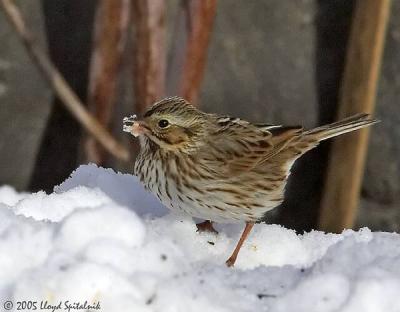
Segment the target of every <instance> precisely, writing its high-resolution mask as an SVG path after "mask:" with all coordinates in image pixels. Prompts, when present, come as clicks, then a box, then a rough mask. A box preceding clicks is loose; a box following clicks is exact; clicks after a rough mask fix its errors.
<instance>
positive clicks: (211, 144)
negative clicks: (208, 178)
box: [198, 117, 302, 178]
mask: <svg viewBox="0 0 400 312" xmlns="http://www.w3.org/2000/svg"><path fill="white" fill-rule="evenodd" d="M215 122H216V125H217V127H216V128H215V131H214V132H213V133H211V134H210V136H209V137H208V138H207V140H208V144H206V145H205V146H204V147H203V148H202V149H201V150H200V151H199V154H198V157H200V159H201V162H202V163H203V164H204V165H205V166H207V168H208V170H210V171H212V172H214V174H216V175H219V176H220V177H221V178H224V177H232V176H237V175H240V174H241V173H244V172H248V171H250V170H252V169H253V168H255V167H256V166H257V165H259V164H260V163H262V162H264V161H266V160H267V159H269V158H271V157H272V156H274V155H276V154H277V153H279V152H280V151H281V150H282V149H284V148H285V146H287V144H288V143H289V142H291V141H292V140H293V139H294V138H295V137H298V136H299V134H300V133H301V132H302V128H301V127H282V126H274V125H255V124H251V123H249V122H247V121H244V120H241V119H239V118H232V117H218V118H216V120H215Z"/></svg>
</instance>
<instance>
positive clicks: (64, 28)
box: [0, 0, 400, 231]
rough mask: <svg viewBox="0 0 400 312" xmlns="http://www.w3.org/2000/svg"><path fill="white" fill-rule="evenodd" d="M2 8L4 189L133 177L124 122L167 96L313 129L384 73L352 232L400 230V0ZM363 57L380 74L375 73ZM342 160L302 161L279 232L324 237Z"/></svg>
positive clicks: (323, 153) (65, 1) (50, 1)
mask: <svg viewBox="0 0 400 312" xmlns="http://www.w3.org/2000/svg"><path fill="white" fill-rule="evenodd" d="M360 2H363V1H360ZM1 3H2V9H1V10H0V185H3V184H8V185H12V186H13V187H15V188H16V189H17V190H19V191H38V190H45V191H46V192H51V191H52V189H53V187H54V186H55V185H57V184H59V183H61V182H62V181H63V180H64V179H65V178H67V177H68V176H69V174H70V173H71V172H72V171H73V170H74V169H76V167H77V166H79V164H83V163H87V162H96V163H98V164H100V165H102V166H106V167H112V168H114V169H116V170H119V171H122V172H125V173H128V172H131V171H132V168H133V160H134V157H135V153H136V151H137V146H136V145H135V144H134V142H133V140H132V138H131V137H130V136H129V135H127V134H126V133H123V132H122V118H123V117H124V116H126V115H131V114H132V113H134V112H135V113H141V112H143V110H144V109H145V107H146V106H147V105H150V104H151V103H152V102H153V101H154V100H157V99H159V98H162V97H163V96H165V95H182V96H185V97H186V98H188V99H190V100H191V101H192V102H193V103H195V104H196V105H198V106H199V107H200V108H201V109H203V110H205V111H207V112H214V113H222V114H228V115H232V116H237V117H241V118H244V119H247V120H249V121H252V122H267V123H277V124H289V125H290V124H293V125H297V124H302V125H303V126H304V127H306V128H311V127H314V126H317V125H320V124H324V123H328V122H331V121H333V120H335V119H336V118H337V116H338V114H339V116H340V109H341V108H340V105H342V106H343V107H345V105H347V103H344V102H346V101H345V99H346V98H347V97H346V94H345V95H343V92H342V93H341V90H343V83H344V81H346V80H345V77H344V76H345V72H346V71H345V68H347V67H346V66H348V71H347V72H346V74H347V76H348V77H350V78H348V79H347V81H350V83H349V85H351V84H352V83H351V81H352V80H351V77H354V76H355V77H359V76H361V78H362V79H363V78H364V77H369V76H370V75H371V77H372V78H371V79H370V80H368V84H367V88H365V89H361V91H359V92H361V94H364V93H368V92H369V90H371V89H373V92H372V93H371V94H372V95H371V96H369V97H368V101H367V102H368V103H369V104H368V105H367V107H366V111H373V110H374V108H375V116H376V117H377V118H378V119H380V120H381V121H382V122H381V123H379V124H377V125H375V126H373V128H372V129H371V133H370V138H369V146H368V147H367V146H366V145H365V147H367V151H368V153H363V152H361V154H362V157H366V163H365V171H363V170H361V173H358V172H357V171H356V170H355V172H353V171H352V170H350V171H349V170H348V171H347V172H346V177H345V179H347V176H348V177H349V179H350V177H352V176H353V174H354V175H355V176H356V177H355V180H357V177H358V176H360V179H361V178H362V177H363V180H362V185H361V197H360V201H358V200H356V203H355V204H354V205H355V206H356V207H355V208H354V209H355V210H354V212H352V213H350V221H349V220H347V221H346V222H343V221H338V222H339V229H340V228H341V227H354V228H358V227H362V226H368V227H370V228H371V229H374V230H386V231H399V230H400V209H399V207H400V127H399V126H398V125H399V123H400V105H399V104H398V99H399V96H400V53H399V52H400V1H392V3H391V6H389V5H390V1H389V0H372V1H371V0H366V1H364V3H365V4H364V8H359V10H360V12H361V13H360V12H359V13H358V15H357V8H358V6H359V5H360V4H359V3H357V1H351V0H301V1H279V0H263V1H261V0H260V1H246V2H243V1H234V0H219V1H216V0H204V1H202V0H182V1H181V0H171V1H163V0H147V1H146V0H85V1H81V0H41V1H39V0H31V1H24V0H20V1H5V0H1ZM10 3H11V4H12V5H14V4H15V5H16V6H17V7H18V8H19V9H20V10H21V13H22V16H23V18H24V20H25V22H26V25H27V30H28V31H30V32H31V33H32V34H33V36H34V45H36V46H38V47H40V49H42V50H43V53H44V55H45V56H48V57H49V58H50V60H51V62H52V63H53V64H54V65H55V67H56V68H57V69H58V70H59V71H60V72H61V74H62V75H63V76H64V77H65V79H66V82H67V83H68V84H69V85H70V86H71V88H72V90H73V91H74V92H75V93H76V94H77V95H78V97H79V99H80V100H81V101H82V102H83V103H85V104H84V105H85V106H86V107H87V109H88V111H89V112H91V114H93V115H94V116H96V118H97V119H98V120H99V121H100V124H101V125H103V126H104V127H105V128H107V129H108V130H109V131H110V132H111V134H112V136H113V137H114V138H115V139H116V140H117V141H118V142H120V143H121V144H122V146H123V148H125V149H127V150H129V152H130V154H131V155H130V157H129V160H128V161H126V160H121V159H118V157H114V156H113V155H110V154H109V153H107V152H106V151H105V150H104V149H103V148H102V147H101V146H100V145H99V144H97V143H96V142H95V141H94V139H93V137H92V136H88V134H87V132H86V131H85V130H84V129H83V127H82V126H81V123H79V122H78V121H77V119H76V118H75V117H74V116H73V115H72V114H71V113H70V112H69V111H68V110H67V109H66V107H65V105H64V104H63V102H64V101H62V100H60V99H59V98H60V97H59V96H57V95H56V92H55V90H54V88H53V87H52V86H51V85H49V84H48V83H47V82H46V79H44V78H43V75H42V73H41V71H40V70H39V69H38V66H37V64H36V63H35V61H33V60H32V58H31V57H30V54H29V53H28V52H27V50H26V47H25V46H24V44H23V43H22V42H21V40H20V38H19V35H18V34H17V32H16V30H15V28H14V27H13V26H12V24H11V23H10V20H9V19H8V18H7V14H6V10H5V6H7V5H8V4H10ZM368 3H369V5H370V6H369V7H368ZM371 3H372V4H371ZM385 5H386V8H385ZM363 10H364V11H363ZM380 10H383V11H382V12H386V13H387V14H386V15H385V14H384V13H382V14H380V12H381V11H380ZM385 10H386V11H385ZM386 26H387V27H386ZM352 27H353V28H352ZM357 27H358V28H357ZM355 28H357V29H355ZM375 30H376V33H375V32H374V31H375ZM368 38H371V39H368ZM382 38H383V40H381V39H382ZM352 41H354V42H355V43H354V45H353V48H354V49H353V51H354V52H353V54H352V53H351V52H348V51H349V50H350V51H351V50H352V48H351V42H352ZM357 42H358V43H357ZM28 46H29V44H28ZM381 46H382V49H381V50H380V47H381ZM360 47H361V48H360ZM28 48H29V47H28ZM375 48H377V50H375ZM374 51H377V52H376V53H375V52H374ZM380 51H383V52H380ZM352 55H353V56H352ZM351 56H352V57H353V58H352V57H351ZM364 56H365V57H364ZM346 60H347V61H346ZM359 60H361V61H360V62H364V61H365V62H366V63H362V64H367V65H365V68H367V69H369V68H370V67H369V66H370V65H368V64H370V63H371V64H372V65H371V68H372V69H371V70H370V71H368V70H367V71H363V70H364V65H362V66H359V64H358V63H357V62H358V61H359ZM352 62H354V63H357V64H356V65H354V66H352ZM376 69H377V70H376ZM379 69H380V71H379ZM353 71H356V72H355V73H354V74H352V72H353ZM376 72H378V73H379V74H378V75H377V77H375V76H376ZM365 73H367V74H365ZM352 75H353V76H352ZM357 75H358V76H357ZM374 75H375V76H374ZM371 81H372V82H371ZM375 87H376V92H375ZM349 88H350V87H349ZM356 88H357V86H356ZM350 89H351V88H350ZM362 90H365V92H363V91H362ZM368 94H369V93H368ZM375 95H376V97H375ZM375 99H376V100H375ZM361 102H362V103H361V104H359V105H361V107H363V105H364V104H363V101H361ZM349 105H350V104H349ZM357 107H360V106H357ZM344 110H345V111H346V109H344ZM342 111H343V108H342ZM350 111H351V109H350ZM355 139H357V137H355ZM336 147H337V148H338V149H340V146H336ZM336 147H335V148H336ZM361 150H362V149H361ZM331 153H332V146H331V142H326V143H323V144H321V145H320V147H318V148H317V149H315V150H313V151H312V152H309V153H308V154H306V155H305V156H304V157H302V158H301V159H300V160H299V161H298V163H297V164H296V165H295V167H294V169H293V171H292V176H291V179H290V183H289V186H288V192H287V197H286V200H285V203H284V204H283V205H282V207H280V208H279V210H278V211H277V212H276V213H274V214H273V215H272V216H271V219H270V220H268V222H279V223H281V224H284V225H285V226H287V227H290V228H294V229H296V230H299V231H302V230H310V229H313V228H317V227H320V228H321V224H324V222H322V221H321V218H324V216H323V214H324V212H323V209H322V208H321V202H323V197H324V196H325V195H324V193H325V192H331V193H332V191H329V190H327V189H326V184H327V183H329V181H331V179H333V180H334V178H331V177H328V176H327V175H328V174H327V172H328V170H327V168H328V167H329V164H328V163H329V159H330V158H329V157H330V155H331ZM348 153H349V154H353V151H352V150H351V149H348ZM354 153H356V152H354ZM357 153H359V151H358V152H357ZM364 154H366V155H364ZM362 157H361V158H362ZM337 159H338V158H336V163H338V160H337ZM339 160H340V162H346V158H343V157H342V158H339ZM361 162H362V161H361ZM340 165H341V164H337V166H340ZM361 168H363V166H362V165H361ZM331 171H332V170H331ZM333 171H334V170H333ZM327 181H328V182H327ZM333 183H335V182H333ZM356 195H357V199H358V189H357V188H356ZM334 196H336V195H334ZM338 196H340V195H338ZM338 209H339V208H338ZM341 209H342V210H343V209H345V210H346V209H347V207H342V208H341ZM349 209H352V208H351V207H350V208H349ZM332 214H333V215H335V211H333V213H332V212H331V213H330V214H329V213H328V215H330V217H331V218H332ZM352 215H354V216H353V217H351V216H352ZM333 217H334V216H333ZM327 218H329V216H328V217H327ZM322 228H324V227H323V226H322ZM325 229H327V230H331V229H330V228H329V227H328V228H325ZM336 229H338V227H336ZM332 230H335V229H332Z"/></svg>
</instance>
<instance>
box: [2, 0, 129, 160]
mask: <svg viewBox="0 0 400 312" xmlns="http://www.w3.org/2000/svg"><path fill="white" fill-rule="evenodd" d="M0 5H1V7H2V8H3V11H4V12H5V14H6V16H7V18H8V19H9V21H10V23H11V24H12V25H13V27H14V28H15V30H16V32H17V34H18V35H19V37H20V38H21V40H22V42H23V43H24V45H25V47H26V49H27V51H28V53H29V55H30V57H31V58H32V60H33V61H34V63H35V64H36V65H37V67H38V68H39V69H40V70H41V72H42V73H43V75H44V77H45V78H46V80H47V82H48V83H49V84H50V86H51V87H52V88H53V90H54V92H55V93H56V94H57V96H58V97H59V98H60V99H61V101H62V103H64V105H65V106H66V108H67V109H68V110H69V111H70V112H71V113H72V115H73V116H75V118H76V119H77V120H78V121H79V123H80V124H81V125H82V126H83V127H84V128H85V129H86V130H87V131H88V132H89V133H90V134H91V135H93V136H94V137H95V138H96V140H98V142H100V143H101V144H102V145H103V146H104V148H105V149H106V150H107V151H108V152H109V153H111V154H112V155H114V156H115V157H117V158H119V159H122V160H128V159H129V152H128V150H127V149H126V148H125V147H123V146H122V145H121V144H119V143H118V142H117V141H116V140H115V139H114V138H113V137H112V136H111V134H110V133H109V132H108V131H107V130H106V129H105V128H104V127H103V126H102V125H101V124H100V123H99V122H98V121H97V120H96V119H95V118H94V117H93V116H92V115H91V114H90V113H89V112H88V111H87V110H86V109H85V107H84V106H83V104H82V103H81V101H80V100H79V98H78V97H77V95H76V94H75V93H74V92H73V91H72V89H71V88H70V86H69V85H68V83H67V82H66V81H65V79H64V78H63V77H62V75H61V74H60V72H59V71H58V70H57V69H56V68H55V66H54V65H53V64H52V63H51V61H50V60H49V58H48V57H47V56H46V54H45V53H44V52H43V51H42V50H41V48H40V47H39V46H38V45H37V44H36V41H35V40H34V39H33V36H32V34H31V33H30V32H29V30H28V29H27V28H26V25H25V22H24V20H23V18H22V14H21V12H20V10H19V9H18V7H17V6H16V5H15V4H14V1H12V0H0Z"/></svg>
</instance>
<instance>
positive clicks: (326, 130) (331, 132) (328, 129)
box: [303, 114, 379, 142]
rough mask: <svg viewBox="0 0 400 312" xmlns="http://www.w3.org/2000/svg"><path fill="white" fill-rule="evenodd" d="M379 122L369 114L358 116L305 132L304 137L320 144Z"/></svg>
mask: <svg viewBox="0 0 400 312" xmlns="http://www.w3.org/2000/svg"><path fill="white" fill-rule="evenodd" d="M377 122H379V120H377V119H371V118H370V115H369V114H357V115H353V116H351V117H348V118H345V119H342V120H340V121H337V122H334V123H331V124H328V125H325V126H321V127H318V128H314V129H311V130H308V131H305V132H303V135H305V136H306V137H312V138H313V139H316V140H318V142H319V141H323V140H326V139H329V138H333V137H335V136H338V135H341V134H343V133H347V132H351V131H354V130H357V129H361V128H364V127H367V126H370V125H373V124H374V123H377Z"/></svg>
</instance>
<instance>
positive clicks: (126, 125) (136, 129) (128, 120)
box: [122, 115, 146, 137]
mask: <svg viewBox="0 0 400 312" xmlns="http://www.w3.org/2000/svg"><path fill="white" fill-rule="evenodd" d="M136 118H137V117H136V115H131V116H129V117H124V119H123V120H122V123H123V127H122V130H123V131H124V132H128V133H130V134H132V135H133V136H134V137H138V136H139V135H142V134H144V132H145V130H146V129H145V127H143V122H142V121H138V120H136Z"/></svg>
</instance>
